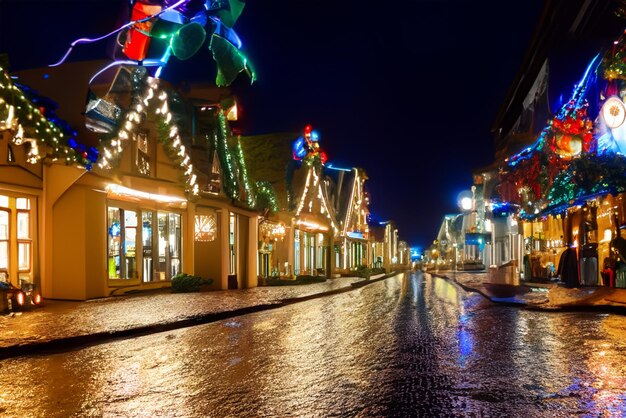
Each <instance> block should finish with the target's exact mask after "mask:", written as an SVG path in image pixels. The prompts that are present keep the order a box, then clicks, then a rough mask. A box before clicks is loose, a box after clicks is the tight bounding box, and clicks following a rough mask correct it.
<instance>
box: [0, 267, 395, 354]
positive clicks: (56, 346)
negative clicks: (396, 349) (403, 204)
mask: <svg viewBox="0 0 626 418" xmlns="http://www.w3.org/2000/svg"><path fill="white" fill-rule="evenodd" d="M397 274H398V273H397V272H393V273H389V274H387V275H384V276H383V277H379V278H376V279H372V280H362V281H359V282H354V283H350V285H349V286H344V287H340V288H338V289H333V290H327V291H325V292H320V293H314V294H311V295H306V296H301V297H295V298H285V299H281V300H278V301H277V302H274V303H265V304H260V305H253V306H246V307H244V308H239V309H234V310H231V311H222V312H211V313H207V314H202V315H197V316H194V317H190V318H184V319H180V320H174V321H171V322H165V323H159V324H152V325H144V326H140V327H135V328H127V329H122V330H113V331H102V332H96V333H93V334H83V335H72V336H68V337H61V338H56V339H52V340H47V341H36V342H27V343H23V344H16V345H12V346H6V347H0V360H4V359H9V358H15V357H22V356H26V355H33V354H42V353H55V352H65V351H69V350H72V349H78V348H83V347H88V346H92V345H97V344H102V343H106V342H111V341H115V340H121V339H124V338H134V337H142V336H145V335H151V334H157V333H160V332H166V331H172V330H177V329H182V328H188V327H192V326H196V325H203V324H209V323H212V322H217V321H221V320H224V319H229V318H234V317H237V316H241V315H246V314H250V313H256V312H262V311H268V310H271V309H277V308H281V307H284V306H287V305H291V304H294V303H298V302H306V301H308V300H311V299H317V298H321V297H325V296H331V295H336V294H340V293H345V292H349V291H352V290H355V289H357V288H360V287H363V286H365V285H368V284H370V283H375V282H377V281H381V280H384V279H387V278H389V277H393V276H395V275H397Z"/></svg>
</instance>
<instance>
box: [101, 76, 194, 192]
mask: <svg viewBox="0 0 626 418" xmlns="http://www.w3.org/2000/svg"><path fill="white" fill-rule="evenodd" d="M146 84H147V88H146V91H145V95H144V96H143V97H140V98H138V99H137V100H136V101H135V103H134V104H133V105H132V106H131V110H129V111H128V113H127V114H126V120H125V121H124V122H122V123H121V124H120V129H119V131H118V132H117V135H116V136H115V137H114V139H113V140H111V141H110V144H109V146H104V147H103V154H104V155H103V156H102V157H101V158H100V162H99V163H98V165H99V166H100V168H102V169H107V168H111V167H112V161H113V160H116V159H117V158H119V154H120V153H121V152H122V150H123V148H124V145H125V143H126V142H127V141H128V140H129V139H130V138H132V133H133V132H134V131H135V130H136V129H137V127H138V125H139V124H140V123H141V122H142V114H144V113H146V112H147V111H148V109H149V108H150V107H151V104H153V102H155V101H157V103H154V113H155V114H156V115H159V116H160V117H161V119H162V121H163V123H164V125H165V127H166V128H169V132H168V135H167V136H168V138H167V140H164V141H162V142H163V145H164V146H166V147H169V148H170V150H171V151H172V152H173V154H175V155H176V156H177V158H178V159H179V160H180V166H181V168H182V169H183V173H184V176H185V180H186V182H187V187H188V189H189V192H190V193H192V194H193V195H198V193H199V191H200V190H199V187H198V184H197V176H196V175H195V174H193V165H192V164H191V157H190V156H189V154H188V153H187V150H186V149H185V146H184V145H183V142H182V140H181V137H180V134H179V129H178V126H176V125H175V124H173V123H172V113H171V112H170V109H169V104H168V94H167V92H166V91H165V90H162V89H160V88H159V86H158V84H157V81H156V79H154V78H151V77H148V78H147V80H146Z"/></svg>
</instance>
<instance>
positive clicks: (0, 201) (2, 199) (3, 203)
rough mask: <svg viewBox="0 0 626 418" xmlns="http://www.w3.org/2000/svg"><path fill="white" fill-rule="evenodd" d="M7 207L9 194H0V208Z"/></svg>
mask: <svg viewBox="0 0 626 418" xmlns="http://www.w3.org/2000/svg"><path fill="white" fill-rule="evenodd" d="M8 207H9V196H3V195H0V208H8Z"/></svg>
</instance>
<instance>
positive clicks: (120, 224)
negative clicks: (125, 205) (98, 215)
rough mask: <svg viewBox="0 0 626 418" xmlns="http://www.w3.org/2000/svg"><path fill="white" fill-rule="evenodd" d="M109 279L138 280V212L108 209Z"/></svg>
mask: <svg viewBox="0 0 626 418" xmlns="http://www.w3.org/2000/svg"><path fill="white" fill-rule="evenodd" d="M107 228H108V249H107V252H108V257H107V259H108V262H107V270H108V272H109V274H108V275H109V279H136V278H137V255H136V249H137V212H136V211H132V210H126V209H120V208H115V207H109V208H108V223H107Z"/></svg>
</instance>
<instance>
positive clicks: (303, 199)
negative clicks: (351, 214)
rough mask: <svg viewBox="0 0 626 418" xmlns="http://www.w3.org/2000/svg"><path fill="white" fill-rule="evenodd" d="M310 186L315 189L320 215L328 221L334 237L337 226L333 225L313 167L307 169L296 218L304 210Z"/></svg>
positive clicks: (337, 230)
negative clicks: (319, 203)
mask: <svg viewBox="0 0 626 418" xmlns="http://www.w3.org/2000/svg"><path fill="white" fill-rule="evenodd" d="M311 178H313V184H312V185H311ZM311 186H313V187H317V198H318V199H319V201H320V202H321V205H320V206H321V208H320V213H321V214H323V215H326V218H328V220H329V221H330V225H331V226H332V228H333V231H334V233H335V235H336V234H337V233H338V232H339V229H338V228H337V225H336V224H335V221H334V219H333V218H332V216H331V213H330V211H329V210H328V205H327V204H326V200H327V199H326V194H325V193H324V190H323V188H322V182H320V181H319V176H318V175H317V173H316V172H315V167H314V166H313V165H311V166H309V169H308V172H307V175H306V182H305V184H304V190H303V192H302V196H301V198H300V202H299V204H298V209H297V210H296V217H299V216H300V213H301V212H302V209H303V208H304V205H305V202H306V200H307V197H309V189H310V188H311ZM313 197H315V195H311V197H310V200H309V205H308V207H309V212H311V211H312V208H313Z"/></svg>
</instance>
